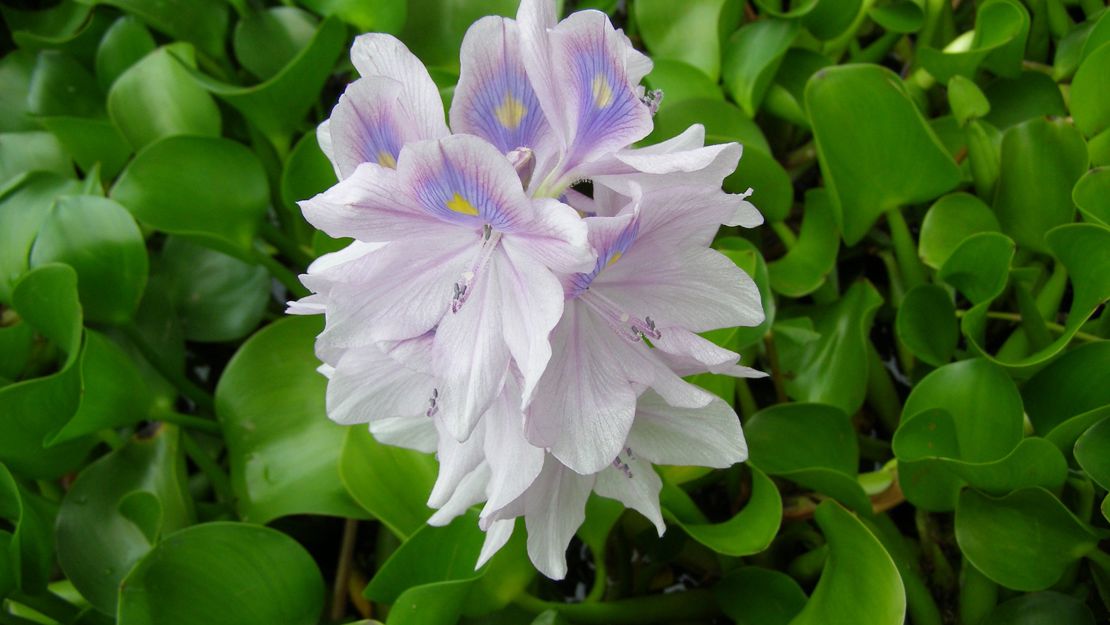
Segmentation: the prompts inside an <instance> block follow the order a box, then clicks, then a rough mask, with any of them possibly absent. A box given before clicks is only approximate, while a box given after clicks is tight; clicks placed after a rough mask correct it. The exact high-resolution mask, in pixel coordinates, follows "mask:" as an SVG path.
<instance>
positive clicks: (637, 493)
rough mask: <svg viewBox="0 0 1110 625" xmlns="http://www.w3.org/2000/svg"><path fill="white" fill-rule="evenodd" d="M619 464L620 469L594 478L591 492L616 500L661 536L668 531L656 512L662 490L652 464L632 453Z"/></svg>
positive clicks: (610, 470)
mask: <svg viewBox="0 0 1110 625" xmlns="http://www.w3.org/2000/svg"><path fill="white" fill-rule="evenodd" d="M620 462H621V463H622V467H619V468H618V467H609V468H608V469H605V470H604V471H602V472H600V473H598V474H597V483H596V484H594V492H596V493H597V494H599V495H601V496H602V497H608V498H609V499H616V500H617V501H619V502H621V503H623V504H624V505H625V506H627V507H629V508H632V509H633V510H635V511H637V512H639V513H640V514H642V515H644V517H646V518H647V520H649V521H651V523H652V525H654V526H655V531H657V532H659V535H660V536H662V535H663V532H665V531H666V530H667V526H666V524H664V523H663V512H662V510H660V509H659V491H660V490H662V488H663V480H661V479H659V475H658V474H657V473H656V472H655V469H653V468H652V466H651V463H649V462H644V461H643V460H641V459H640V458H639V457H638V456H637V455H635V449H633V455H632V456H631V457H630V456H628V455H627V454H625V455H624V457H622V458H621V459H620Z"/></svg>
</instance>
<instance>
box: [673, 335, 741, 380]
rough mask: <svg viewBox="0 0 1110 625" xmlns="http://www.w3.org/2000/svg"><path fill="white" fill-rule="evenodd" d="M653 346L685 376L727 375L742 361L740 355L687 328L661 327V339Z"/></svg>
mask: <svg viewBox="0 0 1110 625" xmlns="http://www.w3.org/2000/svg"><path fill="white" fill-rule="evenodd" d="M651 344H652V345H653V346H654V347H655V349H657V350H659V351H661V352H664V353H665V354H666V355H667V356H668V358H666V359H665V361H666V362H667V363H668V365H670V367H671V368H672V369H673V370H674V371H675V372H676V373H678V374H679V375H683V376H685V375H693V374H696V373H705V372H710V373H725V372H726V371H728V370H730V367H731V366H732V365H735V364H736V362H737V361H738V360H740V354H737V353H736V352H733V351H729V350H727V349H725V348H723V347H720V346H719V345H717V344H716V343H714V342H713V341H710V340H708V339H706V338H703V337H701V336H698V335H697V334H694V333H693V332H690V331H689V330H687V329H685V328H678V327H669V328H660V331H659V337H658V338H655V339H652V341H651ZM662 355H663V354H660V356H662ZM676 365H677V366H676Z"/></svg>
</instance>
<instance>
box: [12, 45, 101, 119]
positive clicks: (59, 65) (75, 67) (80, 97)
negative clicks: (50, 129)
mask: <svg viewBox="0 0 1110 625" xmlns="http://www.w3.org/2000/svg"><path fill="white" fill-rule="evenodd" d="M27 107H28V109H29V111H30V113H31V114H32V115H41V116H47V115H72V116H74V117H97V116H99V115H101V114H103V112H104V98H103V96H102V95H101V94H100V88H99V87H98V86H97V84H96V79H95V78H93V75H92V74H91V73H89V70H87V69H85V68H84V66H82V65H81V64H80V63H79V62H78V61H77V59H75V58H73V57H72V56H70V55H68V54H66V53H64V52H61V51H59V50H43V51H42V52H40V53H39V56H38V61H37V62H36V63H35V73H34V74H33V75H32V76H31V86H30V93H28V94H27Z"/></svg>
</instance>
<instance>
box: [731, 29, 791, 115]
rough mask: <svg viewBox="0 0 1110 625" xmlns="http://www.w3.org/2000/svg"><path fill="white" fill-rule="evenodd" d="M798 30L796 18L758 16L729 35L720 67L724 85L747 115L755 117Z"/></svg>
mask: <svg viewBox="0 0 1110 625" xmlns="http://www.w3.org/2000/svg"><path fill="white" fill-rule="evenodd" d="M798 30H799V28H798V24H797V22H789V21H785V20H759V21H757V22H752V23H750V24H746V25H745V26H743V27H741V28H740V30H738V31H736V32H735V33H734V34H733V35H732V37H731V38H730V39H729V41H728V45H727V46H726V47H725V53H724V61H723V63H724V67H723V69H722V74H723V78H724V81H725V87H726V88H727V89H728V92H729V94H730V95H731V96H732V99H733V101H735V102H736V103H737V104H739V105H740V108H742V109H744V112H745V113H747V114H748V116H750V117H754V116H755V114H756V112H757V111H758V110H759V105H760V104H761V103H762V102H763V96H764V95H766V94H767V88H768V87H770V86H771V80H772V79H774V77H775V72H776V71H777V70H778V68H779V64H780V63H782V59H783V55H784V54H786V50H787V49H788V48H790V44H791V43H792V42H793V41H794V38H795V37H796V36H797V34H798Z"/></svg>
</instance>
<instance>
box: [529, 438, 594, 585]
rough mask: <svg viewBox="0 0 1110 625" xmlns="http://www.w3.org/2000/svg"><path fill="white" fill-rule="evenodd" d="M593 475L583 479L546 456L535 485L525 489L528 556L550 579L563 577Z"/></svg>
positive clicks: (584, 511) (582, 516)
mask: <svg viewBox="0 0 1110 625" xmlns="http://www.w3.org/2000/svg"><path fill="white" fill-rule="evenodd" d="M594 480H595V478H594V476H592V475H589V476H584V475H579V474H577V473H575V472H574V471H571V470H570V469H568V468H566V467H564V466H563V465H561V464H559V462H557V461H556V460H555V459H554V458H551V457H550V456H549V457H548V459H547V461H546V462H545V463H544V466H543V471H542V472H541V473H540V476H539V477H538V478H536V483H535V484H536V485H535V486H534V487H533V488H531V489H529V491H528V494H527V495H526V497H527V498H528V512H527V514H526V515H525V517H524V522H525V526H526V527H527V528H528V556H529V557H530V558H531V559H532V563H533V564H535V565H536V568H537V569H538V570H539V571H540V572H541V573H543V574H544V575H546V576H547V577H549V578H551V579H562V578H564V577H566V574H567V554H566V552H567V546H568V545H570V539H571V538H573V537H574V533H575V532H577V531H578V528H579V527H581V525H582V522H583V521H584V520H585V519H586V500H587V499H589V497H590V491H591V490H592V489H593V486H594Z"/></svg>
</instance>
